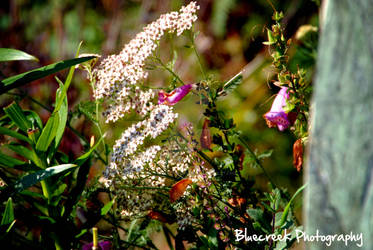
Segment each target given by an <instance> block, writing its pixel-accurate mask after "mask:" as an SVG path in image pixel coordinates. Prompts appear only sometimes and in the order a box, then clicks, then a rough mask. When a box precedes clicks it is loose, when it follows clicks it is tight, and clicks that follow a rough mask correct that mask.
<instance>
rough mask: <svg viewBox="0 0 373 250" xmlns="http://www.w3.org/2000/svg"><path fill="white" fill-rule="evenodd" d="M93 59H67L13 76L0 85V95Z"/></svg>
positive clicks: (88, 57)
mask: <svg viewBox="0 0 373 250" xmlns="http://www.w3.org/2000/svg"><path fill="white" fill-rule="evenodd" d="M93 58H95V57H94V56H87V57H80V58H74V59H69V60H65V61H60V62H57V63H53V64H50V65H47V66H44V67H41V68H37V69H34V70H31V71H28V72H25V73H22V74H19V75H15V76H12V77H9V78H6V79H4V80H3V81H2V84H0V95H1V94H4V93H5V92H7V91H9V90H11V89H14V88H17V87H20V86H22V85H24V84H26V83H29V82H32V81H35V80H37V79H40V78H43V77H46V76H48V75H51V74H54V73H56V72H58V71H61V70H63V69H66V68H68V67H71V66H74V65H76V64H79V63H82V62H86V61H89V60H91V59H93Z"/></svg>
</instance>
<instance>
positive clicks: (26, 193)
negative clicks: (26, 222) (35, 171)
mask: <svg viewBox="0 0 373 250" xmlns="http://www.w3.org/2000/svg"><path fill="white" fill-rule="evenodd" d="M20 194H22V195H26V196H30V197H36V198H39V199H45V196H44V195H42V194H40V193H36V192H32V191H29V190H23V191H22V192H20Z"/></svg>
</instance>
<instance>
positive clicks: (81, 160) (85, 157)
mask: <svg viewBox="0 0 373 250" xmlns="http://www.w3.org/2000/svg"><path fill="white" fill-rule="evenodd" d="M103 139H104V137H101V138H100V140H98V142H97V143H96V145H94V146H93V147H91V148H90V149H89V151H88V152H86V153H85V154H83V155H81V156H79V158H78V159H76V160H75V161H74V163H75V164H76V165H78V166H81V165H83V163H84V162H85V161H86V160H88V158H89V157H90V156H91V154H92V153H93V151H95V149H96V148H97V146H98V145H99V144H100V143H101V141H102V140H103Z"/></svg>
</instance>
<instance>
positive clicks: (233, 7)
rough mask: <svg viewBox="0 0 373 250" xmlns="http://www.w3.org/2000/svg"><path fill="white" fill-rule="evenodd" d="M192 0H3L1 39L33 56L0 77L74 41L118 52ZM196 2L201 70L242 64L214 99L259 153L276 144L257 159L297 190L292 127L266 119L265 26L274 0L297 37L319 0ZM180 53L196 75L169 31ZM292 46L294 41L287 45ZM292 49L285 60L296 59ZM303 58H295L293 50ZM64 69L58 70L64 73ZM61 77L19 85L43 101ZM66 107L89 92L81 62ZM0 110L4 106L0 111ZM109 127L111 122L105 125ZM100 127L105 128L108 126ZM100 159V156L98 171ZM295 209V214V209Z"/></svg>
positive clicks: (189, 75) (74, 148)
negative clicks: (234, 81) (233, 82)
mask: <svg viewBox="0 0 373 250" xmlns="http://www.w3.org/2000/svg"><path fill="white" fill-rule="evenodd" d="M188 2H189V1H181V0H151V1H150V0H144V1H141V0H96V1H94V0H92V1H89V0H80V1H74V0H65V1H60V0H5V1H4V0H3V1H0V47H4V48H15V49H19V50H23V51H25V52H27V53H29V54H32V55H34V56H36V57H37V58H39V60H40V61H39V62H29V61H27V62H9V63H2V64H0V79H3V78H6V77H9V76H12V75H15V74H18V73H22V72H24V71H27V70H31V69H33V68H37V67H40V66H45V65H47V64H50V63H53V62H57V61H60V60H65V59H69V58H72V57H74V54H75V52H76V49H77V47H78V44H79V42H80V41H83V46H82V49H81V53H96V54H100V55H102V56H106V55H109V54H113V53H118V52H119V51H120V50H121V49H122V47H123V46H124V44H125V43H127V42H128V41H129V40H130V39H132V38H133V37H134V36H135V35H136V33H138V32H140V31H141V29H142V27H144V26H145V25H146V24H147V23H150V22H152V21H154V20H156V19H157V18H158V17H159V15H160V14H162V13H166V12H169V11H171V10H178V9H179V8H180V6H182V5H184V4H186V3H188ZM198 4H199V5H200V10H199V13H198V17H199V19H198V21H197V24H196V25H195V28H194V29H195V31H198V32H199V33H198V36H197V37H196V46H197V49H198V51H199V53H200V55H201V57H202V63H203V65H204V66H205V68H206V71H207V74H208V75H209V76H212V77H214V78H216V79H219V80H222V81H225V80H228V79H230V78H231V77H233V76H234V75H236V74H237V73H238V72H240V71H241V70H243V69H245V71H244V74H243V76H244V80H243V82H242V84H241V85H240V86H239V87H238V88H237V89H235V90H234V91H233V92H232V93H231V94H230V95H228V96H226V97H224V98H223V99H222V100H221V101H220V103H219V105H220V108H221V109H223V110H225V111H226V112H227V114H229V116H231V117H233V118H234V121H235V123H236V125H237V127H238V129H239V130H241V131H242V133H243V135H244V137H245V138H247V140H248V143H249V145H251V147H252V149H256V150H257V152H259V153H261V152H264V151H266V150H271V149H272V150H273V153H272V156H271V157H269V158H266V159H265V160H264V161H263V165H264V167H265V168H266V169H267V171H268V172H269V173H270V175H271V176H272V178H273V180H274V181H275V182H276V183H277V184H278V185H279V186H283V187H286V188H288V190H289V192H290V193H293V192H294V191H295V190H296V189H297V188H298V187H299V186H300V185H301V183H302V172H300V173H299V172H297V171H296V169H295V168H294V167H293V166H292V145H293V143H294V141H295V138H294V136H293V135H292V133H291V131H285V132H280V131H278V130H277V129H275V128H271V129H270V128H268V127H267V125H266V123H265V120H264V119H263V117H262V116H263V114H265V113H266V112H267V111H268V110H269V109H270V106H271V104H272V101H273V95H274V94H276V92H277V91H278V89H276V87H275V86H274V85H273V80H274V76H275V75H274V74H275V71H274V68H273V67H272V66H271V58H270V56H269V50H268V47H267V46H264V45H263V44H262V43H263V42H264V41H265V40H266V34H267V32H266V28H270V26H271V25H272V19H271V16H272V14H273V8H275V9H276V10H278V11H283V12H284V14H285V18H284V26H285V27H286V36H287V38H291V37H294V35H295V33H296V31H297V29H298V28H299V27H300V26H301V25H304V24H312V25H315V26H318V10H319V3H318V2H317V1H312V0H271V3H270V2H269V1H267V0H200V1H198ZM169 42H170V40H169V38H167V37H166V38H165V39H163V41H162V44H161V55H162V58H163V59H164V61H165V62H166V61H167V59H168V58H170V48H169ZM173 43H174V46H175V47H176V48H178V49H177V52H178V56H177V61H176V64H175V71H176V72H177V73H178V74H179V76H180V77H181V78H182V79H183V81H184V82H187V83H193V82H198V81H200V80H201V79H202V77H203V75H202V74H201V72H200V69H199V66H198V63H197V58H196V56H195V54H194V53H193V51H192V49H189V48H187V47H186V46H187V45H188V44H190V40H188V39H187V38H185V37H180V38H177V39H175V40H174V41H173ZM295 54H296V43H295V45H294V46H293V48H292V49H291V50H290V55H295ZM297 60H298V59H297V57H295V56H294V58H293V60H292V62H291V64H292V65H293V67H295V68H296V65H297V63H298V61H297ZM299 60H300V59H299ZM66 74H67V73H66V71H65V72H64V74H62V75H59V77H60V78H62V79H64V78H65V76H66ZM171 79H172V77H171V76H170V75H169V74H167V73H164V72H161V71H158V70H155V71H153V72H150V76H149V78H148V79H147V81H146V85H148V86H152V87H161V86H167V84H168V81H171ZM56 88H57V83H56V81H55V80H54V79H53V77H50V78H46V79H42V80H40V81H35V82H33V83H32V84H29V85H26V86H24V87H22V88H21V89H19V90H18V93H21V94H24V95H29V96H31V97H32V98H34V99H36V100H38V101H39V102H41V103H43V104H44V105H46V106H47V107H51V104H52V103H53V101H54V98H55V94H54V93H55V90H56ZM14 98H15V97H14V96H11V95H7V96H5V97H1V99H0V106H1V107H4V106H6V105H7V104H9V103H10V102H11V101H12V100H13V99H14ZM68 98H69V106H70V109H71V111H72V112H73V111H74V109H76V108H77V106H78V105H79V103H82V102H84V101H87V100H90V99H92V91H91V88H90V85H89V82H88V81H87V80H86V79H85V74H84V72H82V71H77V72H76V75H75V77H74V80H73V84H72V86H71V87H70V90H69V93H68ZM197 101H198V97H196V96H189V97H188V98H187V99H186V100H183V102H181V103H179V104H178V105H176V110H177V112H178V113H179V117H180V119H179V125H181V124H182V123H183V122H186V121H189V122H192V123H193V124H195V128H196V132H197V134H199V131H201V127H202V123H203V119H202V118H203V115H202V112H203V111H202V109H201V107H200V106H199V105H198V104H197V103H196V102H197ZM20 103H21V105H22V106H23V107H25V108H29V109H33V110H36V111H37V112H38V113H39V114H40V116H41V117H42V118H43V119H44V121H45V120H46V119H47V118H48V116H49V112H48V111H47V110H45V109H43V108H40V106H37V105H35V104H33V103H32V102H30V101H29V99H27V98H25V99H22V101H21V102H20ZM1 112H2V111H1ZM73 126H74V127H75V128H76V129H77V130H78V131H80V132H81V133H82V134H83V135H84V136H85V137H86V138H89V137H90V135H92V134H95V133H96V131H95V130H94V128H93V127H92V126H91V124H90V122H88V121H86V120H85V119H84V118H83V117H76V118H75V119H74V120H73ZM108 128H110V125H108V126H107V128H106V129H108ZM106 129H105V130H106ZM122 130H123V129H121V126H117V125H116V128H115V129H111V130H110V131H111V133H109V135H108V137H109V141H108V142H109V144H111V145H112V143H113V141H114V140H115V139H116V138H118V136H119V134H120V132H121V131H122ZM66 133H67V135H68V136H65V138H64V140H63V142H62V145H61V147H62V150H64V151H65V152H66V153H68V154H73V155H80V154H81V151H82V146H81V144H80V141H79V139H78V138H76V137H75V136H74V134H73V133H72V132H71V131H69V130H68V129H67V131H66ZM103 168H104V166H97V167H96V172H94V173H93V174H100V172H101V170H102V169H103ZM250 174H251V175H253V176H254V178H256V179H257V183H258V185H259V186H261V187H263V188H266V183H267V180H266V179H265V178H264V176H263V175H262V172H261V170H260V169H253V170H250ZM298 218H299V219H300V217H299V216H298Z"/></svg>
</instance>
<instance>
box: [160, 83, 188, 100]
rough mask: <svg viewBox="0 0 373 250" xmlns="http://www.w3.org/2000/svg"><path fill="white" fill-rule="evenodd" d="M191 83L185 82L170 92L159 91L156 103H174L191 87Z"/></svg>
mask: <svg viewBox="0 0 373 250" xmlns="http://www.w3.org/2000/svg"><path fill="white" fill-rule="evenodd" d="M192 87H193V85H192V84H186V85H183V86H181V87H178V88H176V89H174V90H173V91H172V92H171V93H166V92H164V91H162V90H161V91H159V93H158V104H167V105H174V104H176V103H178V102H179V101H180V100H181V99H183V98H184V96H186V95H187V94H188V93H189V92H190V90H191V89H192Z"/></svg>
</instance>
